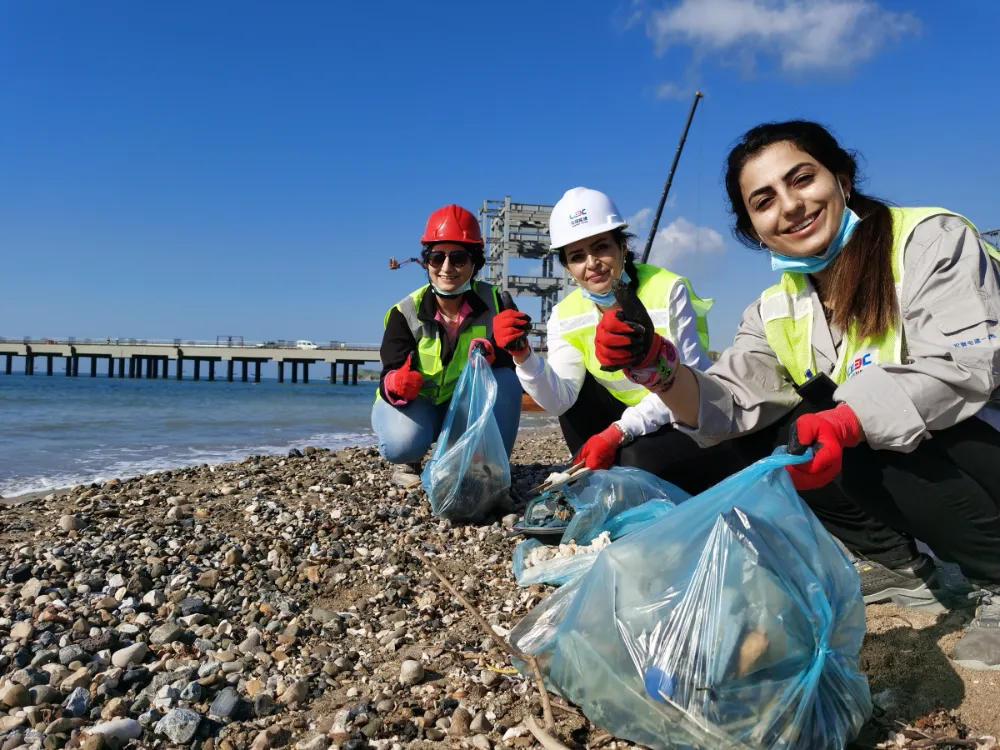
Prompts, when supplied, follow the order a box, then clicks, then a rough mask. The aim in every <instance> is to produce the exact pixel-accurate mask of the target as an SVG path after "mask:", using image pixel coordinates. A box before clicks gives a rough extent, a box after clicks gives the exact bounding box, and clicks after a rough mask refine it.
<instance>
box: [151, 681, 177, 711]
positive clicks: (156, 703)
mask: <svg viewBox="0 0 1000 750" xmlns="http://www.w3.org/2000/svg"><path fill="white" fill-rule="evenodd" d="M180 697H181V692H180V691H179V690H178V689H177V688H175V687H171V686H170V685H164V686H163V687H161V688H160V689H159V690H158V691H157V692H156V698H155V699H154V700H153V707H154V708H158V709H160V710H161V711H163V710H166V709H168V708H173V707H174V704H175V703H176V702H177V699H178V698H180Z"/></svg>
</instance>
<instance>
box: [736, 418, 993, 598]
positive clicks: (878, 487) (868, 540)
mask: <svg viewBox="0 0 1000 750" xmlns="http://www.w3.org/2000/svg"><path fill="white" fill-rule="evenodd" d="M833 406H835V404H834V403H832V402H827V403H818V404H809V403H805V402H803V403H802V404H801V405H800V406H799V407H798V408H797V409H796V410H795V411H794V412H792V413H791V414H789V415H787V416H786V417H784V418H783V419H782V420H781V421H780V422H778V423H776V424H774V425H771V426H770V427H768V428H765V429H764V430H761V431H760V432H757V433H753V434H751V435H746V436H743V437H740V438H736V439H734V440H733V441H732V444H733V447H734V449H735V450H736V451H737V453H738V454H739V455H740V456H741V458H742V459H743V460H744V461H746V462H752V461H755V460H757V459H758V458H761V457H763V456H765V455H768V454H770V453H771V451H772V450H773V449H774V448H775V447H777V446H779V445H785V444H786V443H787V442H788V433H789V430H790V429H791V426H792V423H793V422H794V420H795V419H796V418H797V417H798V416H800V415H802V414H806V413H809V412H816V411H821V410H823V409H828V408H832V407H833ZM800 495H801V497H802V499H803V500H804V501H805V502H806V503H807V504H808V505H809V507H810V508H811V509H812V510H813V512H814V513H815V514H816V516H817V517H818V518H819V519H820V520H821V521H822V522H823V525H824V526H825V527H826V528H827V530H828V531H829V532H830V533H831V534H833V535H834V536H836V537H837V538H839V539H840V540H841V541H842V542H843V543H844V544H845V545H846V546H847V548H848V549H850V550H851V551H852V552H856V553H859V554H861V555H863V556H865V557H867V558H869V559H871V560H874V561H876V562H879V563H882V564H883V565H887V566H890V567H891V566H898V565H902V564H904V563H906V562H909V561H910V560H912V559H913V558H915V557H916V556H917V555H918V551H917V547H916V543H915V541H914V539H919V540H921V541H922V542H924V543H925V544H927V545H928V546H929V547H930V548H931V549H932V550H933V551H934V554H935V555H937V556H938V557H940V558H941V559H942V560H947V561H948V562H954V563H958V565H959V566H960V567H961V569H962V572H963V573H964V574H965V576H966V577H967V578H970V579H976V580H981V581H988V582H991V583H1000V432H997V431H996V430H995V429H993V428H992V427H991V426H990V425H988V424H986V423H985V422H983V421H982V420H980V419H977V418H975V417H973V418H971V419H967V420H965V421H964V422H961V423H959V424H957V425H955V426H954V427H951V428H949V429H947V430H940V431H937V432H935V433H934V434H933V436H932V437H931V439H929V440H928V439H925V440H924V441H923V442H922V443H921V444H920V445H919V446H917V448H916V449H915V450H914V451H913V452H911V453H900V452H898V451H891V450H873V449H872V448H871V447H870V446H869V445H867V444H865V443H862V444H861V445H859V446H858V447H856V448H847V449H845V450H844V466H843V470H842V472H841V474H840V475H839V476H838V477H837V479H835V480H834V481H833V482H832V483H831V484H829V485H827V486H826V487H821V488H820V489H816V490H808V491H804V492H801V493H800Z"/></svg>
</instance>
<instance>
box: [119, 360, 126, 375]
mask: <svg viewBox="0 0 1000 750" xmlns="http://www.w3.org/2000/svg"><path fill="white" fill-rule="evenodd" d="M118 379H119V380H124V379H125V357H119V358H118Z"/></svg>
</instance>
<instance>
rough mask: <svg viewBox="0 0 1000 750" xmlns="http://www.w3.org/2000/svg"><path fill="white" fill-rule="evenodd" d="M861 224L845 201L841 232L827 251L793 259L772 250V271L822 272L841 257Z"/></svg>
mask: <svg viewBox="0 0 1000 750" xmlns="http://www.w3.org/2000/svg"><path fill="white" fill-rule="evenodd" d="M860 223H861V217H860V216H858V215H857V214H856V213H854V212H853V211H852V210H851V209H849V208H848V207H847V201H846V200H845V201H844V214H843V216H841V218H840V230H839V231H838V232H837V236H836V237H834V238H833V242H831V243H830V244H829V246H828V247H827V248H826V250H824V251H823V252H821V253H820V254H819V255H809V256H807V257H805V258H792V257H789V256H787V255H779V254H778V253H776V252H774V251H773V250H772V251H771V270H772V271H793V272H795V273H816V272H818V271H822V270H823V269H824V268H826V267H827V266H828V265H830V264H831V263H833V261H834V259H835V258H836V257H837V256H838V255H840V251H841V250H843V249H844V245H846V244H847V241H848V240H849V239H851V235H852V234H854V230H855V228H856V227H857V226H858V224H860Z"/></svg>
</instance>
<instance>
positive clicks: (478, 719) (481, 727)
mask: <svg viewBox="0 0 1000 750" xmlns="http://www.w3.org/2000/svg"><path fill="white" fill-rule="evenodd" d="M469 729H470V730H472V731H473V732H475V733H476V734H486V733H487V732H489V731H490V730H491V729H493V725H492V724H491V723H490V720H489V719H487V718H486V714H485V713H483V712H482V711H480V712H479V713H477V714H476V715H475V717H474V718H473V719H472V723H471V724H469Z"/></svg>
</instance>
